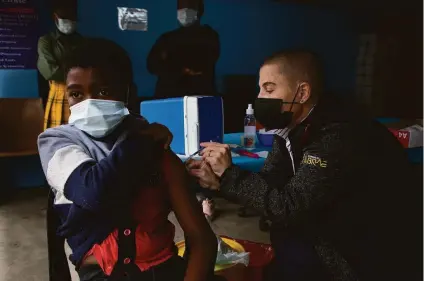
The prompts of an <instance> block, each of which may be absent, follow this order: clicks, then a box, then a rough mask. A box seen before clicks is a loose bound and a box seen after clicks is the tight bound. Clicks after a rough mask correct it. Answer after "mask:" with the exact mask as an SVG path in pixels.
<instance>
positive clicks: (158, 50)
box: [147, 34, 169, 76]
mask: <svg viewBox="0 0 424 281" xmlns="http://www.w3.org/2000/svg"><path fill="white" fill-rule="evenodd" d="M166 38H167V36H165V34H164V35H162V36H161V37H159V39H158V40H157V41H156V43H155V44H154V45H153V47H152V49H151V50H150V52H149V55H148V57H147V70H148V71H149V72H150V73H151V74H154V75H158V76H159V75H161V74H162V73H163V72H164V71H166V70H167V64H168V63H167V57H166V56H168V55H169V54H168V50H167V48H168V46H167V41H168V40H167V39H166Z"/></svg>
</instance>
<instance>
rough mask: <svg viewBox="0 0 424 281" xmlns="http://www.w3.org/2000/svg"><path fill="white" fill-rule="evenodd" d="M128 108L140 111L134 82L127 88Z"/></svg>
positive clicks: (136, 111)
mask: <svg viewBox="0 0 424 281" xmlns="http://www.w3.org/2000/svg"><path fill="white" fill-rule="evenodd" d="M127 107H128V109H129V110H130V111H132V112H135V113H138V114H139V113H140V104H139V102H138V96H137V85H136V84H135V83H131V85H130V86H129V89H128V105H127Z"/></svg>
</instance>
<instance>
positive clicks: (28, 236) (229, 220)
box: [0, 190, 269, 281]
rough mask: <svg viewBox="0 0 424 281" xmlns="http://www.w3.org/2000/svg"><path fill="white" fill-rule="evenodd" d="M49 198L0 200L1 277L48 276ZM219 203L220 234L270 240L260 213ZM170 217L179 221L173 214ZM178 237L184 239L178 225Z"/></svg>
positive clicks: (18, 280) (31, 195) (5, 280)
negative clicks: (243, 213)
mask: <svg viewBox="0 0 424 281" xmlns="http://www.w3.org/2000/svg"><path fill="white" fill-rule="evenodd" d="M46 198H47V193H46V191H45V190H28V191H24V192H21V193H20V194H18V195H16V196H15V198H13V200H10V201H9V202H7V203H0V204H1V205H0V281H47V280H48V272H47V246H46V232H45V214H46V210H45V205H46ZM217 206H218V208H219V209H220V210H221V211H222V214H221V216H220V217H218V218H217V219H216V220H215V221H214V222H213V223H212V228H213V229H214V231H215V232H216V233H217V234H223V235H228V236H231V237H235V238H242V239H247V240H252V241H258V242H268V240H269V238H268V234H267V233H263V232H261V231H259V229H258V218H257V217H255V218H248V219H246V218H239V217H238V216H237V214H236V213H237V208H238V206H237V205H234V204H230V203H228V202H226V201H223V200H218V201H217ZM170 219H171V221H172V222H174V223H176V221H175V218H174V216H173V215H171V216H170ZM176 224H177V223H176ZM175 240H176V241H180V240H182V231H181V228H180V227H179V226H177V234H176V237H175ZM74 280H78V278H74Z"/></svg>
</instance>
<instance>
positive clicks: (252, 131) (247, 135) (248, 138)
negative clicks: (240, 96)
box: [243, 104, 256, 148]
mask: <svg viewBox="0 0 424 281" xmlns="http://www.w3.org/2000/svg"><path fill="white" fill-rule="evenodd" d="M255 141H256V119H255V115H254V110H253V108H252V105H251V104H249V105H248V107H247V109H246V116H245V117H244V144H243V145H244V146H245V147H246V148H254V147H255Z"/></svg>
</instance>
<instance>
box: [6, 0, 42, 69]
mask: <svg viewBox="0 0 424 281" xmlns="http://www.w3.org/2000/svg"><path fill="white" fill-rule="evenodd" d="M35 1H36V0H0V69H35V68H36V64H37V42H38V13H37V11H36V5H35Z"/></svg>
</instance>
